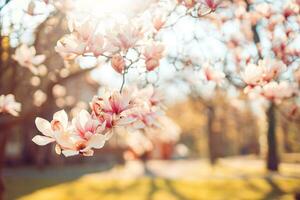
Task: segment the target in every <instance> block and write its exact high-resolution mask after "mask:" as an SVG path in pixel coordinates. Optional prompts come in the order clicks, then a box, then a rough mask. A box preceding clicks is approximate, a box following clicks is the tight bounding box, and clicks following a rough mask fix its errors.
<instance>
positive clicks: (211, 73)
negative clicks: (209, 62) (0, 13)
mask: <svg viewBox="0 0 300 200" xmlns="http://www.w3.org/2000/svg"><path fill="white" fill-rule="evenodd" d="M203 73H204V76H205V79H206V80H207V81H214V82H215V83H217V84H220V83H221V82H222V81H223V80H224V78H225V74H224V72H222V71H219V70H216V69H213V68H212V67H210V66H205V67H204V68H203Z"/></svg>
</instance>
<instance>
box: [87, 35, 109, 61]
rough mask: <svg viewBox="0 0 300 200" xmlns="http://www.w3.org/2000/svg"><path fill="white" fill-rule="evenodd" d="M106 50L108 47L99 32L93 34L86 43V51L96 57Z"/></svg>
mask: <svg viewBox="0 0 300 200" xmlns="http://www.w3.org/2000/svg"><path fill="white" fill-rule="evenodd" d="M107 50H108V47H107V44H106V42H105V39H104V36H103V35H101V34H96V35H94V36H93V37H92V39H91V41H90V43H89V45H88V51H89V52H91V53H93V54H94V56H96V57H98V56H100V55H101V54H103V53H104V52H105V51H107Z"/></svg>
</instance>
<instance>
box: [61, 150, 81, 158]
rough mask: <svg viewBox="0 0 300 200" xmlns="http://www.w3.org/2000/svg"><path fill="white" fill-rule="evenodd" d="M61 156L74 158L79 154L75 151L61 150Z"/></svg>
mask: <svg viewBox="0 0 300 200" xmlns="http://www.w3.org/2000/svg"><path fill="white" fill-rule="evenodd" d="M62 154H64V156H66V157H69V156H76V155H78V154H79V151H75V150H63V151H62Z"/></svg>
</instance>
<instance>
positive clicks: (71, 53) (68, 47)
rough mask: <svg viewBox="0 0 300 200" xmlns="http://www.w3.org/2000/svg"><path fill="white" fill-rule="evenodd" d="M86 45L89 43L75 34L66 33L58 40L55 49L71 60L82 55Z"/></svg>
mask: <svg viewBox="0 0 300 200" xmlns="http://www.w3.org/2000/svg"><path fill="white" fill-rule="evenodd" d="M86 47H87V43H85V42H82V41H80V40H79V38H77V37H76V36H75V35H66V36H64V37H63V38H62V39H60V40H59V41H58V42H57V44H56V47H55V51H56V52H58V53H59V54H60V55H61V56H62V57H63V58H64V59H67V60H69V59H74V58H75V57H77V56H78V55H82V54H83V53H84V52H85V49H86Z"/></svg>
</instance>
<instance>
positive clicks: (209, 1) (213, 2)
mask: <svg viewBox="0 0 300 200" xmlns="http://www.w3.org/2000/svg"><path fill="white" fill-rule="evenodd" d="M203 4H204V5H205V6H206V7H207V8H209V9H210V10H211V11H212V12H213V11H215V10H216V9H217V8H218V7H219V5H220V4H221V1H219V0H203Z"/></svg>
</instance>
